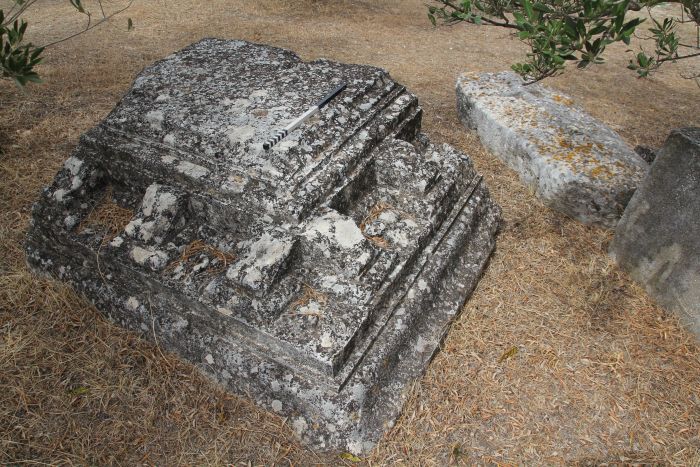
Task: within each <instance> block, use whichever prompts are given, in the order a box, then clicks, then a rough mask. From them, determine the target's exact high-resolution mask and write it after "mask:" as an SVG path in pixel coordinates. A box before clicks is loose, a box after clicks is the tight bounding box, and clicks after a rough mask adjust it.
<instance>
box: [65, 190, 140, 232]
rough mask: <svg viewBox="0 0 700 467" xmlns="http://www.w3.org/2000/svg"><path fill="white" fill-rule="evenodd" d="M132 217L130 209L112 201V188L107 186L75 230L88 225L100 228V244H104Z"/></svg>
mask: <svg viewBox="0 0 700 467" xmlns="http://www.w3.org/2000/svg"><path fill="white" fill-rule="evenodd" d="M132 217H134V212H133V211H132V210H131V209H127V208H124V207H121V206H119V205H118V204H117V203H116V202H115V201H114V199H113V189H112V187H111V186H109V187H107V189H106V190H105V194H104V195H103V196H102V198H101V199H100V201H99V202H98V203H97V204H96V205H95V206H94V207H93V209H92V211H90V213H89V214H88V215H87V216H86V217H85V219H83V220H82V222H80V224H78V229H77V231H78V233H81V232H83V231H84V230H85V229H86V228H88V227H91V228H93V229H94V228H97V229H100V230H102V231H103V237H102V240H101V245H104V244H105V243H108V242H110V241H112V239H113V238H114V237H116V236H117V234H118V233H119V232H121V231H122V230H124V227H126V225H127V224H128V223H129V221H130V220H131V218H132Z"/></svg>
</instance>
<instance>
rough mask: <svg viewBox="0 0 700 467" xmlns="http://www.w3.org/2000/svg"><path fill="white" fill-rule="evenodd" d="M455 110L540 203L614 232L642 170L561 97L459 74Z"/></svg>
mask: <svg viewBox="0 0 700 467" xmlns="http://www.w3.org/2000/svg"><path fill="white" fill-rule="evenodd" d="M457 110H458V113H459V116H460V118H461V119H462V122H463V123H464V124H465V125H466V126H467V127H468V128H470V129H475V130H476V131H477V132H478V134H479V137H480V139H481V141H482V143H483V144H484V146H486V147H487V148H488V149H489V150H490V151H491V152H493V153H494V154H495V155H496V156H498V157H499V158H501V159H502V160H503V161H504V162H506V163H507V164H508V165H509V166H510V167H511V168H513V169H514V170H515V171H517V172H518V174H519V175H520V179H521V180H522V181H523V183H525V184H526V185H528V186H530V187H532V188H533V189H534V190H535V193H536V194H537V196H538V197H539V198H541V199H542V200H543V201H544V203H545V204H547V205H548V206H549V207H551V208H552V209H556V210H558V211H561V212H563V213H564V214H567V215H568V216H570V217H572V218H574V219H577V220H579V221H581V222H584V223H586V224H597V225H601V226H604V227H609V228H611V227H614V226H615V224H616V223H617V221H618V220H619V218H620V216H621V215H622V212H623V211H624V209H625V206H626V205H627V202H628V201H629V199H630V198H631V196H632V194H633V193H634V190H635V189H636V187H637V186H638V185H639V183H640V182H641V180H642V179H643V178H644V175H645V174H646V171H647V169H648V165H647V164H646V163H645V161H644V160H643V159H642V158H640V157H639V156H638V155H637V154H636V153H635V152H634V150H633V149H632V148H631V147H630V146H629V145H627V144H626V143H625V142H624V141H622V139H621V138H620V137H619V136H618V135H617V134H616V133H615V132H614V131H612V130H611V129H610V128H609V127H607V126H606V125H604V124H603V123H602V122H600V121H598V120H596V119H594V118H593V117H591V116H590V115H588V114H587V113H585V112H584V111H582V110H581V109H579V108H577V107H576V106H575V105H574V103H573V101H572V100H571V99H570V98H569V97H567V96H564V95H562V94H557V93H555V92H553V91H551V90H549V89H547V88H545V87H543V86H540V85H539V84H531V85H524V84H523V80H522V78H520V77H519V76H518V75H516V74H515V73H512V72H504V73H495V74H494V73H482V74H470V73H466V74H463V75H461V76H460V77H459V79H458V80H457Z"/></svg>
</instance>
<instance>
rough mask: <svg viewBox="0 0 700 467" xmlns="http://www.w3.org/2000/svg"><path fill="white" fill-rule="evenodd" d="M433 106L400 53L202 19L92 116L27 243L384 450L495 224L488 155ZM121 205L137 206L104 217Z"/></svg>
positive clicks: (312, 427) (307, 413) (320, 435)
mask: <svg viewBox="0 0 700 467" xmlns="http://www.w3.org/2000/svg"><path fill="white" fill-rule="evenodd" d="M340 82H346V83H347V85H348V86H347V89H346V90H345V91H344V92H343V93H342V94H341V95H340V96H339V97H338V98H337V99H336V100H334V101H332V102H331V103H330V104H329V106H328V107H326V108H324V109H323V111H322V112H321V113H320V114H318V115H317V116H316V118H315V119H314V120H312V121H309V122H307V123H305V124H304V125H302V127H301V128H300V129H298V130H296V131H294V132H292V133H291V134H290V135H289V137H288V138H287V139H286V140H284V141H283V142H282V143H280V144H278V145H277V146H276V147H275V148H274V150H272V151H269V152H265V151H263V150H262V149H261V145H262V142H263V141H265V140H266V139H267V138H268V137H269V135H270V133H271V132H272V131H274V130H275V129H277V128H280V127H282V126H284V125H285V123H286V122H288V121H289V120H290V119H292V118H294V117H295V116H296V115H298V114H300V113H302V112H303V111H304V110H306V108H307V107H308V106H309V105H311V104H313V103H314V102H315V101H316V100H317V99H318V98H320V97H322V96H323V95H324V93H325V92H326V90H328V89H330V88H332V87H334V86H335V85H337V84H338V83H340ZM420 116H421V109H420V107H419V106H418V102H417V100H416V98H415V96H413V95H412V94H410V93H409V92H407V91H406V90H405V89H404V88H403V87H402V86H401V85H399V84H397V83H396V82H394V81H393V80H392V79H391V78H390V77H389V76H388V75H387V73H386V72H384V71H383V70H381V69H378V68H373V67H368V66H360V65H345V64H340V63H334V62H330V61H327V60H317V61H314V62H308V63H307V62H303V61H301V60H300V59H299V58H298V57H297V56H296V55H294V54H293V53H292V52H289V51H286V50H282V49H277V48H272V47H266V46H262V45H256V44H251V43H247V42H242V41H224V40H216V39H206V40H203V41H201V42H198V43H196V44H194V45H192V46H190V47H188V48H186V49H184V50H182V51H180V52H178V53H176V54H173V55H171V56H170V57H167V58H165V59H164V60H161V61H160V62H157V63H156V64H154V65H153V66H151V67H149V68H147V69H146V70H144V71H143V72H142V73H141V74H140V75H139V76H138V78H137V79H136V81H135V82H134V85H133V87H132V88H131V89H130V90H129V92H128V93H127V95H126V96H125V97H124V98H123V99H122V100H121V102H120V103H119V104H118V105H117V107H116V108H115V109H114V110H113V112H112V113H111V114H110V115H109V116H108V117H107V118H106V119H105V120H104V121H102V122H101V123H100V124H99V125H97V126H96V127H95V128H93V129H92V130H90V131H88V132H87V133H86V134H85V135H83V137H82V138H81V140H80V143H79V145H78V147H77V148H76V150H75V151H74V153H73V155H72V156H71V157H70V158H69V159H68V160H67V161H66V163H65V164H64V167H63V168H62V169H61V170H60V171H59V173H58V174H57V176H56V178H55V180H54V182H53V184H52V185H51V186H50V187H49V188H47V189H46V190H45V191H44V193H43V195H42V197H41V200H40V201H39V202H38V203H37V204H36V205H35V208H34V215H33V221H32V227H31V229H30V233H29V236H28V241H27V258H28V262H29V264H30V265H31V266H32V267H33V268H34V269H35V270H37V271H44V272H48V273H50V274H52V275H54V276H56V277H59V278H61V279H63V280H66V281H68V282H70V283H72V284H73V285H74V286H75V287H76V289H78V290H79V291H81V292H82V293H84V294H85V295H86V296H87V297H89V298H90V299H91V300H92V301H93V302H94V303H95V304H96V306H97V307H98V308H99V309H100V310H102V311H103V312H105V313H106V314H107V315H108V316H109V317H111V318H112V319H113V320H115V321H116V322H118V323H120V324H121V325H123V326H124V327H127V328H129V329H133V330H136V331H138V332H142V333H143V335H144V337H146V338H152V337H153V334H154V331H155V334H156V335H157V336H158V342H159V343H160V344H161V345H164V346H166V347H167V348H169V349H171V350H173V351H176V352H178V353H180V354H181V355H182V356H183V357H185V358H187V359H188V360H190V361H191V362H193V363H195V364H196V365H198V366H199V367H200V368H201V369H202V370H203V371H204V372H206V373H207V374H209V375H211V376H212V377H214V378H215V379H216V380H218V381H220V382H221V383H222V384H224V385H226V386H227V387H228V388H230V389H231V390H233V391H235V392H239V393H245V394H251V395H253V397H255V398H256V400H257V401H258V402H259V403H260V404H261V405H263V406H264V407H267V408H270V409H272V410H274V411H275V412H278V413H281V414H285V415H287V416H290V417H292V418H291V424H292V426H293V427H294V429H295V430H296V431H297V433H298V434H299V436H300V437H301V438H302V439H303V440H304V441H305V442H307V443H309V444H311V445H312V446H314V447H316V448H320V449H347V450H351V451H353V452H364V451H367V450H368V449H370V448H371V446H372V445H373V443H375V442H376V441H377V440H378V439H379V437H380V436H381V435H382V433H383V432H384V431H385V430H386V427H387V426H389V425H390V424H391V423H392V422H393V420H394V419H395V418H396V417H397V416H398V414H399V412H400V410H401V406H402V404H403V401H404V397H405V389H406V388H407V386H408V385H409V384H410V382H411V381H413V380H414V379H415V378H417V377H419V376H420V375H421V374H422V372H423V371H424V370H425V367H426V365H427V364H428V362H429V361H430V358H431V357H432V355H433V354H434V352H435V351H436V350H437V349H438V345H439V342H440V340H441V339H442V337H443V336H444V333H445V332H446V329H447V325H448V324H449V323H450V322H451V321H452V319H453V318H454V317H455V316H456V314H457V313H459V311H460V309H461V307H462V304H463V303H464V301H465V300H466V298H467V297H468V296H469V294H470V293H471V291H472V290H473V288H474V287H475V286H476V283H477V281H478V279H479V277H480V275H481V272H482V269H483V268H484V266H485V264H486V261H487V259H488V257H489V255H490V253H491V251H492V249H493V246H494V241H495V233H496V229H497V227H498V219H499V209H498V207H497V206H496V205H495V204H494V203H493V201H492V200H491V199H490V197H489V194H488V190H487V189H486V187H485V186H484V183H483V182H482V181H481V177H480V176H478V174H477V173H476V172H475V170H474V168H473V167H472V164H471V162H470V160H469V158H468V157H467V156H465V155H464V154H461V153H459V152H458V151H456V150H454V149H453V148H451V147H449V146H446V145H443V146H435V145H433V144H431V143H430V141H428V140H427V138H426V137H425V136H423V135H421V134H420V133H419V130H420ZM106 194H110V196H107V195H106ZM110 203H111V204H110ZM110 206H111V208H110ZM109 209H115V210H116V211H117V212H125V211H126V212H131V214H132V215H131V219H128V220H127V221H125V222H124V223H123V225H119V226H117V227H116V231H112V232H110V230H109V229H106V228H102V229H101V228H98V227H95V226H94V225H93V224H94V222H95V220H94V219H95V218H98V219H99V218H100V216H94V215H93V213H94V212H107V211H109ZM105 210H107V211H105ZM103 218H109V219H111V218H116V217H115V216H112V217H110V216H105V217H103ZM91 219H92V220H91ZM112 229H115V227H114V226H112Z"/></svg>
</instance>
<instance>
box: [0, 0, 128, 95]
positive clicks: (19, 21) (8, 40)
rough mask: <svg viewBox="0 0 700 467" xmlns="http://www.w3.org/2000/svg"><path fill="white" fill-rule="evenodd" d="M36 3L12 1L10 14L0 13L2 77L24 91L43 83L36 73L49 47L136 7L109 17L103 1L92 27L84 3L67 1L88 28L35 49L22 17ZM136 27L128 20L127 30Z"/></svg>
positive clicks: (80, 0) (0, 11)
mask: <svg viewBox="0 0 700 467" xmlns="http://www.w3.org/2000/svg"><path fill="white" fill-rule="evenodd" d="M36 1H37V0H13V2H12V6H11V7H10V8H9V10H8V11H7V14H6V13H5V11H4V10H2V9H0V73H1V76H2V78H3V79H12V80H13V81H14V82H15V83H17V85H18V86H20V87H24V86H26V85H27V84H28V83H30V82H32V83H40V82H41V79H40V78H39V75H38V74H37V73H36V71H34V67H36V66H37V65H38V64H39V63H41V61H42V59H43V57H42V56H41V55H42V53H43V51H44V49H45V48H46V47H50V46H53V45H56V44H59V43H61V42H64V41H67V40H69V39H72V38H74V37H76V36H79V35H81V34H84V33H86V32H87V31H89V30H91V29H93V28H95V27H97V26H99V25H100V24H102V23H104V22H106V21H109V19H111V18H112V17H114V16H116V15H118V14H120V13H122V12H124V11H126V10H127V9H128V8H129V7H131V5H132V4H133V2H134V0H129V2H128V3H127V4H126V6H124V7H123V8H121V9H119V10H117V11H115V12H113V13H110V14H107V13H106V12H105V9H104V7H103V5H102V0H96V1H97V4H98V6H99V8H100V13H101V18H100V19H99V20H98V21H95V22H94V23H93V20H92V14H91V13H90V11H88V10H87V9H86V8H85V6H84V4H83V2H82V0H68V2H69V3H70V4H71V5H72V6H73V8H75V9H76V10H77V11H78V12H79V13H81V14H83V15H85V16H86V17H87V24H86V25H85V27H84V28H83V29H81V30H80V31H78V32H76V33H75V34H71V35H69V36H67V37H64V38H62V39H59V40H56V41H54V42H51V43H49V44H46V45H43V46H35V45H34V44H32V43H31V42H25V41H24V35H25V33H26V31H27V26H28V23H27V22H26V21H25V20H24V19H23V18H22V16H23V15H24V14H25V13H26V12H27V10H29V8H31V7H32V6H33V5H34V4H35V3H36ZM132 27H133V23H132V21H131V18H129V19H128V22H127V28H128V29H129V30H130V29H132Z"/></svg>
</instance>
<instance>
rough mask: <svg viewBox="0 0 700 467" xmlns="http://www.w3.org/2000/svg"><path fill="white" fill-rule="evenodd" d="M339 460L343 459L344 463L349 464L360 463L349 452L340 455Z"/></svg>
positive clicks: (359, 459) (360, 460)
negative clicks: (347, 462) (348, 462)
mask: <svg viewBox="0 0 700 467" xmlns="http://www.w3.org/2000/svg"><path fill="white" fill-rule="evenodd" d="M340 458H341V459H345V460H346V461H350V462H362V459H361V458H359V457H357V456H356V455H354V454H352V453H349V452H344V453H342V454H341V455H340Z"/></svg>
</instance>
